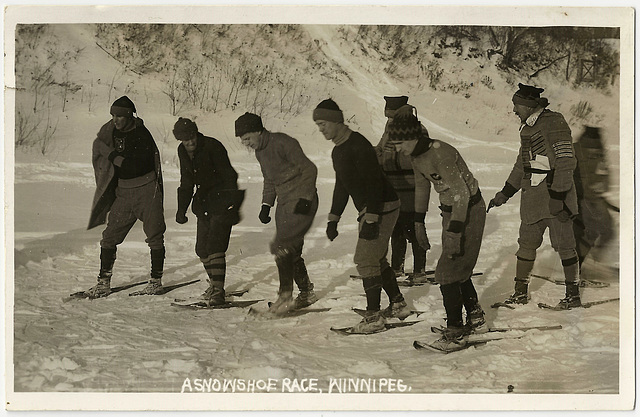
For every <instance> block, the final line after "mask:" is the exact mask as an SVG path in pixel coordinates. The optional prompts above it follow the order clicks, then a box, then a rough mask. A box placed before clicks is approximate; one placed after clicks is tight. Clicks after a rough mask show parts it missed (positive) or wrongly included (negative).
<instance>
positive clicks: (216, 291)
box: [200, 280, 226, 306]
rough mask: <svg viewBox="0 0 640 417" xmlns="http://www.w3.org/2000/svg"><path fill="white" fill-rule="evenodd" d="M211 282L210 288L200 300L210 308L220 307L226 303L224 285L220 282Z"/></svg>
mask: <svg viewBox="0 0 640 417" xmlns="http://www.w3.org/2000/svg"><path fill="white" fill-rule="evenodd" d="M208 281H209V288H207V290H206V291H205V292H204V293H202V295H201V296H200V300H201V301H203V302H204V303H205V304H207V305H209V306H218V305H222V304H225V303H226V297H225V293H224V284H223V283H222V282H220V281H211V280H208Z"/></svg>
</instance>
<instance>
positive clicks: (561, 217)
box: [489, 84, 581, 309]
mask: <svg viewBox="0 0 640 417" xmlns="http://www.w3.org/2000/svg"><path fill="white" fill-rule="evenodd" d="M518 86H519V89H518V91H516V93H515V94H514V95H513V98H512V101H513V112H514V113H515V114H516V115H517V116H518V117H519V118H520V121H521V125H520V152H519V155H518V156H517V158H516V162H515V164H514V166H513V169H512V170H511V173H510V174H509V178H507V181H506V182H505V185H504V187H502V190H500V191H498V192H497V193H496V195H495V197H494V198H493V199H491V201H490V202H489V208H491V207H498V206H501V205H502V204H504V203H506V202H507V200H509V198H511V197H512V196H513V195H514V194H515V193H516V192H518V191H519V190H522V196H521V199H520V219H521V223H520V231H519V237H518V251H517V253H516V256H517V263H516V277H515V291H514V293H513V295H512V296H511V297H509V298H508V299H507V300H506V301H505V303H507V304H526V303H527V302H528V300H529V294H528V288H529V279H530V277H529V274H530V273H531V271H532V270H533V264H534V261H535V259H536V250H537V249H538V248H539V247H540V245H542V240H543V236H544V233H545V230H547V229H549V238H550V240H551V246H552V247H553V249H554V250H555V251H556V252H558V254H559V255H560V259H561V261H562V267H563V271H564V278H565V286H566V293H565V298H563V299H562V300H560V302H559V304H558V307H560V308H563V309H570V308H572V307H578V306H580V304H581V303H580V292H579V290H580V288H579V278H580V273H579V265H578V255H577V253H576V241H575V238H574V235H573V222H572V221H571V219H572V218H573V217H574V216H575V215H576V214H578V201H577V198H576V187H575V185H574V182H573V171H574V169H575V168H576V158H575V155H574V152H573V145H572V139H571V129H570V128H569V125H567V122H566V121H565V120H564V117H563V116H562V114H560V113H556V112H553V111H550V110H548V109H547V106H548V105H549V100H547V99H546V98H544V97H540V93H542V92H543V91H544V90H543V89H542V88H537V87H533V86H529V85H524V84H518Z"/></svg>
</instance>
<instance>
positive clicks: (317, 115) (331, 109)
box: [313, 98, 344, 123]
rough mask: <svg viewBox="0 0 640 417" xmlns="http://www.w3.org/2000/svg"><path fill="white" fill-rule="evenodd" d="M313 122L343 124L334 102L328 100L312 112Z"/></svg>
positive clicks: (338, 108) (341, 115) (339, 111)
mask: <svg viewBox="0 0 640 417" xmlns="http://www.w3.org/2000/svg"><path fill="white" fill-rule="evenodd" d="M313 120H314V121H316V120H326V121H328V122H334V123H344V116H343V114H342V110H340V107H338V105H337V104H336V102H335V101H333V100H331V99H330V98H329V99H326V100H323V101H321V102H320V104H318V106H317V107H316V108H315V109H314V110H313Z"/></svg>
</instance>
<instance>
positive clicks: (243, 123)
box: [236, 112, 264, 137]
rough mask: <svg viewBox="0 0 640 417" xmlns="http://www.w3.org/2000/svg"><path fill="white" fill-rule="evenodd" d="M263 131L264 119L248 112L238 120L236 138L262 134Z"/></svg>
mask: <svg viewBox="0 0 640 417" xmlns="http://www.w3.org/2000/svg"><path fill="white" fill-rule="evenodd" d="M263 130H264V126H262V119H261V118H260V116H258V115H256V114H253V113H249V112H247V113H245V114H243V115H242V116H240V117H238V119H237V120H236V136H238V137H242V136H243V135H244V134H246V133H250V132H262V131H263Z"/></svg>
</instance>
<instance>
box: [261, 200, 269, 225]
mask: <svg viewBox="0 0 640 417" xmlns="http://www.w3.org/2000/svg"><path fill="white" fill-rule="evenodd" d="M270 211H271V206H269V205H267V204H263V205H262V208H261V209H260V214H258V218H259V219H260V221H261V222H262V223H264V224H267V223H269V222H270V221H271V216H269V212H270Z"/></svg>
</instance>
